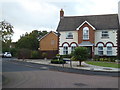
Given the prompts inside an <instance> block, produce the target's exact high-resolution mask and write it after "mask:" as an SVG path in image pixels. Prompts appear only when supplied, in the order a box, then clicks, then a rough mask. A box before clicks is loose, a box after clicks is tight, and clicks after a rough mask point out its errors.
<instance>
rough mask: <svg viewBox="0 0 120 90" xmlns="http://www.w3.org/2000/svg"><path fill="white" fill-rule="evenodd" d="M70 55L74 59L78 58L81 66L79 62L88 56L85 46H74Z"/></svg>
mask: <svg viewBox="0 0 120 90" xmlns="http://www.w3.org/2000/svg"><path fill="white" fill-rule="evenodd" d="M72 55H73V57H74V59H75V60H79V65H80V66H81V62H82V61H84V60H86V59H87V58H88V56H89V55H88V49H87V48H86V47H76V48H75V50H74V52H73V54H72Z"/></svg>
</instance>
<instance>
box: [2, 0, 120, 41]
mask: <svg viewBox="0 0 120 90" xmlns="http://www.w3.org/2000/svg"><path fill="white" fill-rule="evenodd" d="M119 1H120V0H0V21H3V20H5V21H7V22H9V23H11V25H13V26H14V28H13V30H14V35H13V37H12V41H13V42H16V41H18V39H19V38H20V35H22V34H25V33H26V32H28V33H29V32H31V31H33V30H41V31H42V30H47V31H48V32H49V31H51V30H52V31H56V29H57V26H58V23H59V21H60V17H59V16H60V10H61V8H62V9H63V10H64V15H65V16H83V15H98V14H114V13H115V14H116V13H118V2H119Z"/></svg>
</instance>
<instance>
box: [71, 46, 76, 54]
mask: <svg viewBox="0 0 120 90" xmlns="http://www.w3.org/2000/svg"><path fill="white" fill-rule="evenodd" d="M76 47H77V45H76V44H72V45H71V52H73V51H74V50H75V48H76Z"/></svg>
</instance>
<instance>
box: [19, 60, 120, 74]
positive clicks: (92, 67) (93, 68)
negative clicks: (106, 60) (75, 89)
mask: <svg viewBox="0 0 120 90" xmlns="http://www.w3.org/2000/svg"><path fill="white" fill-rule="evenodd" d="M18 60H19V61H23V60H22V59H18ZM50 61H51V60H50V59H47V60H44V59H25V62H31V63H36V64H44V65H51V66H56V67H64V68H65V67H67V68H74V69H83V70H90V71H107V72H118V71H120V68H111V67H101V66H95V65H90V64H86V63H85V62H82V67H79V66H78V64H79V62H78V61H72V64H70V62H69V61H66V64H52V63H50Z"/></svg>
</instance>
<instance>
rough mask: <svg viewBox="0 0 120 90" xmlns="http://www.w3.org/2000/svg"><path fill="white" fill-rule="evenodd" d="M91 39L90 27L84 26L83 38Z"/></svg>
mask: <svg viewBox="0 0 120 90" xmlns="http://www.w3.org/2000/svg"><path fill="white" fill-rule="evenodd" d="M88 39H89V28H88V27H84V28H83V40H88Z"/></svg>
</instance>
